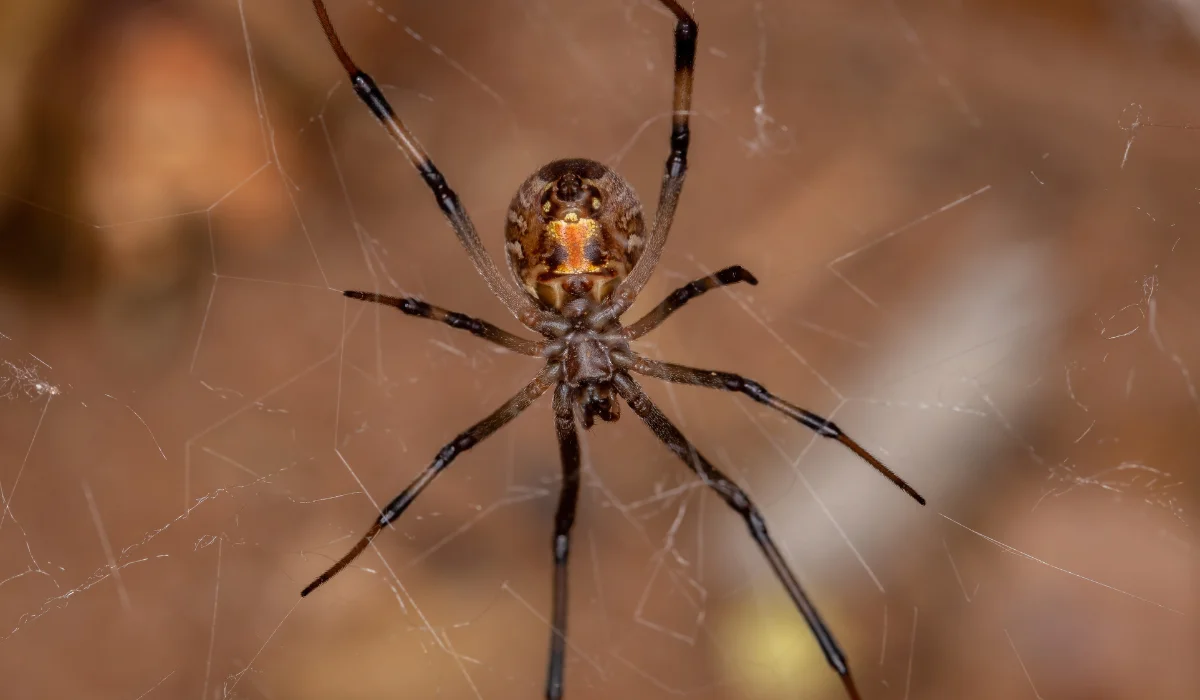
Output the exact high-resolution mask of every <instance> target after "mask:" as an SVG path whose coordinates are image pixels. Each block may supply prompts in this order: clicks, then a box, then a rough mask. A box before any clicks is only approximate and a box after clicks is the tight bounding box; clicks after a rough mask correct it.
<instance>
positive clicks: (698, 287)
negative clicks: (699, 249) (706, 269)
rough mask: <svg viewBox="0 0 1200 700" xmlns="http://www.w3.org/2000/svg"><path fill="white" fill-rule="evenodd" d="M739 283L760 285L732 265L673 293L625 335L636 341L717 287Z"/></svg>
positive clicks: (742, 270) (744, 270) (746, 271)
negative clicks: (684, 306)
mask: <svg viewBox="0 0 1200 700" xmlns="http://www.w3.org/2000/svg"><path fill="white" fill-rule="evenodd" d="M738 282H746V283H747V284H751V285H754V284H758V280H757V279H755V278H754V275H752V274H750V271H749V270H747V269H746V268H744V267H742V266H741V265H731V266H729V267H727V268H725V269H724V270H718V271H717V272H714V273H713V274H711V275H709V276H707V277H701V278H700V279H698V280H693V281H691V282H688V283H687V284H685V285H683V286H682V287H680V288H679V289H676V290H675V291H673V292H671V295H670V296H668V297H667V298H666V299H663V301H662V303H661V304H659V305H658V306H656V307H654V309H653V310H652V311H651V312H650V313H648V314H646V315H645V316H642V317H641V318H640V319H638V320H637V321H635V322H634V323H633V324H631V325H629V326H626V327H625V333H626V335H628V336H629V339H630V340H636V339H638V338H640V337H642V336H643V335H646V334H647V333H649V332H650V331H652V330H654V329H655V328H658V327H659V326H660V325H662V322H663V321H666V320H667V318H669V317H670V315H671V314H673V313H675V311H676V310H677V309H679V307H681V306H683V305H684V304H686V303H688V302H689V301H691V300H692V299H695V298H696V297H698V296H700V295H701V294H704V293H705V292H707V291H710V290H713V289H716V288H717V287H724V286H725V285H728V284H736V283H738Z"/></svg>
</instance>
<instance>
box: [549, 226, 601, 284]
mask: <svg viewBox="0 0 1200 700" xmlns="http://www.w3.org/2000/svg"><path fill="white" fill-rule="evenodd" d="M546 232H547V233H549V234H550V237H551V238H553V239H554V242H555V243H558V244H559V245H560V246H562V247H563V249H564V250H566V252H567V259H566V260H564V261H563V262H561V263H559V265H558V267H556V268H554V270H553V272H554V274H556V275H580V274H588V273H593V272H601V271H602V269H601V268H599V267H597V266H596V265H594V264H593V263H592V261H591V260H589V259H588V257H587V252H586V251H587V245H588V243H590V242H591V241H592V239H595V238H599V236H600V224H599V223H597V222H596V220H595V219H580V220H579V221H578V222H568V221H563V220H561V219H556V220H554V221H551V222H550V224H549V225H548V226H547V227H546Z"/></svg>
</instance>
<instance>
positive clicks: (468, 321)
mask: <svg viewBox="0 0 1200 700" xmlns="http://www.w3.org/2000/svg"><path fill="white" fill-rule="evenodd" d="M342 294H345V295H346V296H348V297H350V298H351V299H358V300H360V301H373V302H375V303H376V304H383V305H385V306H394V307H396V308H397V309H400V310H401V311H403V312H404V313H406V314H408V315H409V316H420V317H421V318H428V319H432V320H434V321H440V322H441V323H444V324H446V325H447V326H450V327H451V328H458V329H460V330H464V331H467V332H468V333H470V334H471V335H473V336H475V337H477V338H483V339H484V340H487V341H490V342H492V343H495V344H496V345H499V346H501V347H504V348H508V349H509V350H512V351H513V352H516V353H520V354H522V355H530V356H532V357H541V354H542V352H541V344H540V343H535V342H533V341H531V340H526V339H524V338H521V337H519V336H515V335H513V334H512V333H509V332H508V331H506V330H503V329H500V328H497V327H496V326H493V325H492V324H490V323H488V322H487V321H484V320H481V319H478V318H475V317H473V316H467V315H466V314H460V313H457V312H454V311H447V310H446V309H443V308H442V307H440V306H434V305H433V304H428V303H426V302H423V301H421V300H420V299H416V298H414V297H394V296H389V295H387V294H376V293H374V292H356V291H353V290H349V289H348V290H346V291H344V292H342Z"/></svg>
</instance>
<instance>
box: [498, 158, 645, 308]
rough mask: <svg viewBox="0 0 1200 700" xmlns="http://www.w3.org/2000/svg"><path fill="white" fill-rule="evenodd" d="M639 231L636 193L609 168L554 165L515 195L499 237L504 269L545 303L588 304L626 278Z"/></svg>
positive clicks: (576, 162) (577, 162)
mask: <svg viewBox="0 0 1200 700" xmlns="http://www.w3.org/2000/svg"><path fill="white" fill-rule="evenodd" d="M644 227H645V226H644V223H643V221H642V209H641V204H640V203H639V202H638V199H637V195H636V194H635V193H634V191H633V188H632V187H630V185H629V183H628V182H626V181H625V179H624V178H622V177H621V176H620V175H618V174H617V173H616V172H615V171H613V170H612V169H610V168H608V167H607V166H605V165H603V164H601V163H597V162H596V161H592V160H585V159H580V158H577V159H569V160H556V161H554V162H552V163H549V164H547V165H546V166H544V167H542V168H541V169H539V170H538V171H537V172H535V173H534V174H533V175H531V176H530V177H529V179H527V180H526V181H525V182H524V183H522V185H521V187H520V188H519V189H518V190H517V194H516V196H514V197H513V200H512V204H511V205H510V207H509V211H508V221H507V225H506V226H505V232H504V234H505V239H506V241H507V245H506V248H507V250H508V264H509V267H510V269H511V270H512V272H513V274H514V275H515V276H516V278H517V281H518V282H520V284H521V286H522V287H523V288H524V289H525V291H526V292H528V293H529V294H530V295H531V296H532V297H534V298H535V299H537V300H538V301H540V302H541V303H542V304H543V305H545V306H547V307H549V308H552V309H554V310H556V311H564V309H565V308H566V307H567V305H568V304H569V303H570V302H572V301H574V300H582V301H584V302H585V303H583V304H582V305H581V306H583V307H586V306H590V305H591V303H595V302H600V301H603V300H604V299H607V298H608V296H609V295H610V294H612V291H613V290H614V289H615V288H616V286H617V285H618V284H619V283H620V281H621V280H622V279H624V278H625V276H626V275H627V274H629V270H630V269H632V268H633V265H634V264H635V263H636V262H637V259H638V256H639V255H640V254H641V251H642V245H643V243H644V236H643V233H644ZM574 306H575V305H572V307H574ZM580 310H582V309H580Z"/></svg>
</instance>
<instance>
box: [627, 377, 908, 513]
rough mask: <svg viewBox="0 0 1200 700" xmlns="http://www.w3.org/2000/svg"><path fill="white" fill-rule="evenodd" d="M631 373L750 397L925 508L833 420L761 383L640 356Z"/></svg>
mask: <svg viewBox="0 0 1200 700" xmlns="http://www.w3.org/2000/svg"><path fill="white" fill-rule="evenodd" d="M630 368H631V369H632V370H633V371H634V372H637V373H639V374H644V375H646V376H647V377H654V378H655V379H661V380H663V381H666V382H674V383H676V384H694V385H696V386H703V387H708V388H709V389H721V390H722V391H740V392H741V393H743V394H745V395H746V396H749V397H750V398H752V399H754V400H755V401H757V402H759V403H761V404H763V405H765V406H770V407H771V408H773V409H775V410H776V411H779V412H780V413H782V414H784V415H786V416H787V417H789V418H791V419H793V420H795V421H797V422H798V423H800V424H801V425H803V426H804V427H806V428H808V429H809V430H812V431H813V432H815V433H816V434H817V435H820V436H821V437H827V438H833V439H834V440H837V441H838V442H840V443H842V444H843V445H845V446H846V447H848V448H849V449H850V451H852V452H853V453H854V454H856V455H858V456H859V458H861V459H862V460H863V461H864V462H866V463H867V464H870V465H871V466H872V467H874V468H875V471H877V472H879V473H880V474H883V475H884V476H886V477H887V478H888V479H889V480H890V481H891V482H892V483H893V484H895V485H896V486H898V487H900V490H902V491H904V493H907V494H908V495H909V496H912V497H913V499H914V500H916V502H917V503H920V504H921V505H925V498H924V497H923V496H922V495H921V494H919V493H917V491H916V489H914V488H913V487H912V486H909V485H908V482H907V481H905V480H904V479H901V478H900V476H899V475H898V474H896V473H895V472H893V471H892V470H891V469H888V468H887V467H886V466H884V464H883V463H882V462H880V461H879V460H878V459H875V457H874V456H873V455H872V454H871V453H870V452H867V451H866V450H865V449H863V447H862V446H861V445H859V444H858V443H857V442H855V441H854V440H853V439H852V438H851V437H850V436H849V435H847V434H846V433H844V432H842V429H841V428H839V427H837V425H835V424H834V423H833V421H830V420H827V419H825V418H822V417H821V416H818V415H817V414H815V413H813V412H812V411H806V410H805V409H803V408H800V407H799V406H796V405H794V404H792V403H789V402H787V401H784V400H783V399H781V398H779V397H778V396H776V395H774V394H772V393H771V392H769V391H767V390H766V388H765V387H763V385H762V384H759V383H758V382H756V381H753V380H751V379H746V378H745V377H743V376H740V375H737V374H732V373H730V372H716V371H713V370H707V369H696V368H694V367H685V366H683V365H676V364H671V363H670V362H657V361H655V360H651V359H648V358H645V357H641V356H634V359H633V364H632V366H631V367H630Z"/></svg>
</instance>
